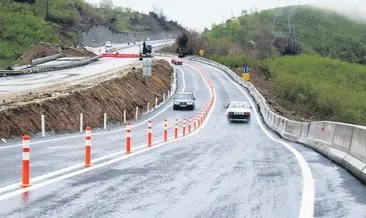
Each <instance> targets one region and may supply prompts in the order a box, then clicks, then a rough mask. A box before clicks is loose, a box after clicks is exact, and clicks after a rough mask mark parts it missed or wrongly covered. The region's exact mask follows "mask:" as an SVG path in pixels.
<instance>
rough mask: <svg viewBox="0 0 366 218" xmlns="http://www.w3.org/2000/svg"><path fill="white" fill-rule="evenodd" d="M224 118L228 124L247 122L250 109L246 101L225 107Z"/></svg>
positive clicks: (231, 103) (234, 102)
mask: <svg viewBox="0 0 366 218" xmlns="http://www.w3.org/2000/svg"><path fill="white" fill-rule="evenodd" d="M226 108H227V109H226V116H227V120H228V121H229V122H232V121H244V122H249V121H250V116H251V113H252V107H251V106H250V104H249V102H247V101H232V102H230V103H229V104H228V105H227V107H226Z"/></svg>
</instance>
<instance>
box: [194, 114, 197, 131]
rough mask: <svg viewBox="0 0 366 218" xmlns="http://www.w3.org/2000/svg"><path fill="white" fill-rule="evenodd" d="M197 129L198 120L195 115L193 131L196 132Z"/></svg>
mask: <svg viewBox="0 0 366 218" xmlns="http://www.w3.org/2000/svg"><path fill="white" fill-rule="evenodd" d="M196 128H197V119H196V115H194V118H193V130H196Z"/></svg>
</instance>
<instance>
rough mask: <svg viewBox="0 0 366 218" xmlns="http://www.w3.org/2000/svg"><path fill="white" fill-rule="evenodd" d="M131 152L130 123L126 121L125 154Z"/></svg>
mask: <svg viewBox="0 0 366 218" xmlns="http://www.w3.org/2000/svg"><path fill="white" fill-rule="evenodd" d="M129 153H131V123H130V122H128V123H127V127H126V154H129Z"/></svg>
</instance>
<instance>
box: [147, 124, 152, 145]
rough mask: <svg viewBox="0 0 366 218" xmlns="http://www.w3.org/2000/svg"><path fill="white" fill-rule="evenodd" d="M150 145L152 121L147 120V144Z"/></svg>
mask: <svg viewBox="0 0 366 218" xmlns="http://www.w3.org/2000/svg"><path fill="white" fill-rule="evenodd" d="M151 145H152V122H151V120H149V122H148V123H147V146H148V147H151Z"/></svg>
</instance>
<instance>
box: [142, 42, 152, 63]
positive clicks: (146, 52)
mask: <svg viewBox="0 0 366 218" xmlns="http://www.w3.org/2000/svg"><path fill="white" fill-rule="evenodd" d="M151 53H152V46H151V45H147V44H146V42H145V41H144V42H143V43H142V46H140V52H139V60H140V61H141V60H142V59H144V58H148V57H152V54H151Z"/></svg>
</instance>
